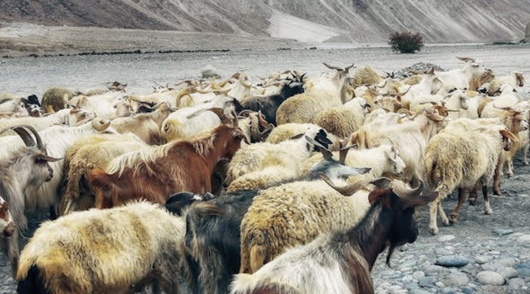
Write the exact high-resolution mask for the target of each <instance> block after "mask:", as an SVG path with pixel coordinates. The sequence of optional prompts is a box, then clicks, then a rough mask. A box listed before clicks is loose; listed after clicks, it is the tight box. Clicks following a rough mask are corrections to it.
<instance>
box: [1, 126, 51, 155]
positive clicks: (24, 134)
mask: <svg viewBox="0 0 530 294" xmlns="http://www.w3.org/2000/svg"><path fill="white" fill-rule="evenodd" d="M26 129H28V130H30V131H31V132H32V133H33V134H34V135H35V138H36V139H37V143H35V140H34V139H33V138H32V137H31V135H30V134H29V133H28V131H27V130H26ZM9 130H13V131H15V132H16V133H17V134H18V135H19V136H20V138H21V139H22V141H24V144H25V145H26V146H27V147H33V146H36V147H37V148H39V149H40V150H44V149H43V147H42V141H41V138H40V136H39V134H38V133H37V131H36V130H35V129H34V128H33V127H32V126H28V125H20V126H12V127H7V128H4V129H2V130H1V131H0V134H3V133H5V132H7V131H9Z"/></svg>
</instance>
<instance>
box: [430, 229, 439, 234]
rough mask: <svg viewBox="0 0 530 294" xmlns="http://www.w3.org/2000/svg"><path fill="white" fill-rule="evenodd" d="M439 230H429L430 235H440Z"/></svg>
mask: <svg viewBox="0 0 530 294" xmlns="http://www.w3.org/2000/svg"><path fill="white" fill-rule="evenodd" d="M438 232H439V230H438V228H429V233H431V235H438Z"/></svg>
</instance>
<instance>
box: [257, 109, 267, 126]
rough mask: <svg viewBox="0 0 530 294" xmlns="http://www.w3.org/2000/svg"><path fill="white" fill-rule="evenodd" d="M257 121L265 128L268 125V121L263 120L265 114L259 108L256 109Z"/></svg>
mask: <svg viewBox="0 0 530 294" xmlns="http://www.w3.org/2000/svg"><path fill="white" fill-rule="evenodd" d="M258 121H259V123H260V125H261V126H262V127H263V128H267V127H268V126H269V122H267V121H266V120H265V116H264V115H263V114H262V113H261V110H259V111H258Z"/></svg>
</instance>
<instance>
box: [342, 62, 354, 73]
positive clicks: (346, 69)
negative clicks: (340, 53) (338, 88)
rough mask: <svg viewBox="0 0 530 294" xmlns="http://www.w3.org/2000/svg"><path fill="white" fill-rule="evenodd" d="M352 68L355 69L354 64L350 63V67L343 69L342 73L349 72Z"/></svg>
mask: <svg viewBox="0 0 530 294" xmlns="http://www.w3.org/2000/svg"><path fill="white" fill-rule="evenodd" d="M353 67H355V63H352V64H351V65H350V66H348V67H346V68H344V71H345V72H349V71H350V69H352V68H353Z"/></svg>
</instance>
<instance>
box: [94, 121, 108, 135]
mask: <svg viewBox="0 0 530 294" xmlns="http://www.w3.org/2000/svg"><path fill="white" fill-rule="evenodd" d="M109 126H110V120H108V119H106V118H94V119H93V120H92V127H93V128H94V129H95V130H96V131H98V132H101V131H104V130H106V129H107V128H108V127H109Z"/></svg>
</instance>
